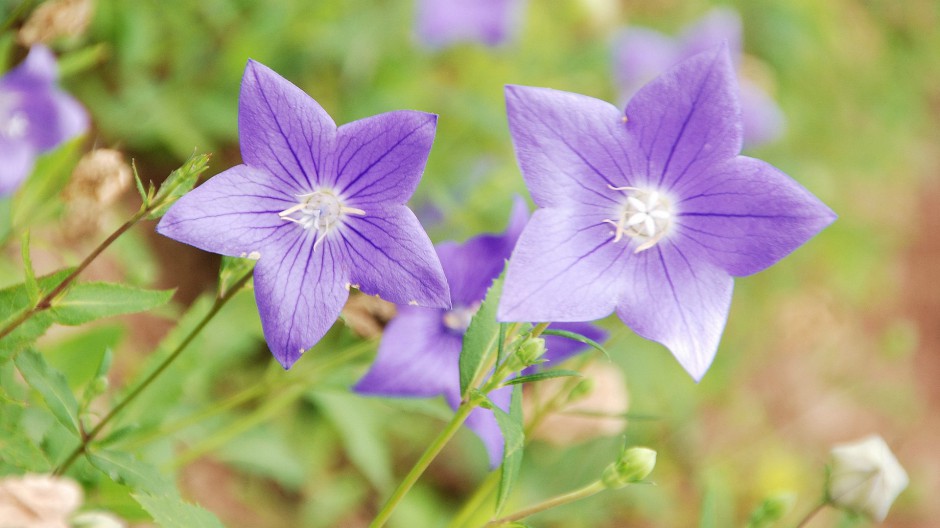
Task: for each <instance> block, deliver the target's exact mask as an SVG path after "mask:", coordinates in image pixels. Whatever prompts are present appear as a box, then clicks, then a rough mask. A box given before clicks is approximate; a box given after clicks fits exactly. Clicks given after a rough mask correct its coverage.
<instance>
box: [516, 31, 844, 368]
mask: <svg viewBox="0 0 940 528" xmlns="http://www.w3.org/2000/svg"><path fill="white" fill-rule="evenodd" d="M735 84H736V82H735V76H734V68H733V65H732V63H731V59H730V56H729V54H728V51H727V47H724V46H723V47H721V48H719V49H717V50H713V51H709V52H705V53H701V54H699V55H696V56H694V57H692V58H690V59H686V60H685V61H683V62H681V63H680V64H678V65H677V66H675V67H673V68H672V69H670V70H669V71H667V72H666V73H664V74H663V75H662V76H660V77H658V78H657V79H655V80H654V81H652V82H651V83H650V84H648V85H647V86H645V87H644V88H643V89H641V90H640V91H639V92H638V93H637V94H636V95H635V96H634V97H633V99H632V100H631V101H630V103H629V104H628V105H627V108H626V112H625V113H621V112H620V111H618V110H617V108H615V107H614V106H612V105H610V104H608V103H606V102H603V101H599V100H597V99H594V98H591V97H587V96H583V95H577V94H572V93H567V92H560V91H556V90H550V89H546V88H528V87H521V86H508V87H507V88H506V106H507V113H508V116H509V128H510V131H511V133H512V137H513V142H514V144H515V149H516V157H517V159H518V161H519V166H520V167H521V169H522V174H523V176H524V177H525V180H526V185H527V186H528V188H529V191H530V192H531V193H532V197H533V199H534V200H535V203H536V204H537V205H538V206H539V207H540V209H538V210H537V211H536V212H535V213H534V214H533V215H532V219H531V220H530V221H529V223H528V224H527V225H526V227H525V230H524V231H523V232H522V235H521V236H520V238H519V242H518V244H517V245H516V248H515V251H514V252H513V254H512V257H511V259H510V262H509V269H508V271H507V275H506V281H505V285H504V289H503V296H502V299H501V302H500V305H499V310H498V319H499V320H500V321H590V320H594V319H598V318H601V317H605V316H607V315H608V314H610V313H611V312H612V311H616V312H617V315H618V316H620V318H621V319H622V320H623V322H624V323H626V324H627V325H628V326H629V327H630V328H632V329H633V330H634V331H635V332H636V333H637V334H639V335H640V336H642V337H645V338H647V339H651V340H654V341H658V342H660V343H662V344H663V345H665V346H666V347H668V348H669V350H670V351H672V353H673V355H674V356H675V357H676V358H677V359H678V360H679V363H680V364H681V365H682V366H683V367H684V368H685V370H686V371H688V373H689V374H690V375H691V376H692V377H693V378H695V379H696V380H699V379H701V377H702V376H703V375H704V374H705V372H706V370H708V367H709V366H710V365H711V362H712V360H713V358H714V356H715V351H716V350H717V348H718V342H719V339H720V337H721V333H722V330H723V329H724V326H725V322H726V320H727V316H728V309H729V306H730V303H731V290H732V285H733V280H732V277H733V276H742V275H750V274H752V273H756V272H758V271H761V270H763V269H764V268H766V267H768V266H770V265H771V264H773V263H775V262H777V261H778V260H780V259H781V258H783V257H784V256H786V255H787V254H789V253H790V252H791V251H793V250H794V249H796V248H797V247H798V246H800V245H801V244H803V243H804V242H806V241H807V240H809V239H810V238H811V237H813V236H814V235H815V234H816V233H818V232H819V231H820V230H822V229H823V228H824V227H825V226H827V225H829V224H830V223H831V222H832V221H833V220H834V219H835V214H834V213H833V212H832V211H831V210H830V209H829V208H828V207H826V206H825V205H824V204H823V203H822V202H820V201H819V200H818V199H817V198H816V197H814V196H813V195H812V194H810V193H809V192H808V191H807V190H806V189H804V188H803V187H802V186H800V185H799V184H798V183H796V182H795V181H794V180H792V179H791V178H790V177H789V176H787V175H786V174H784V173H782V172H781V171H779V170H778V169H776V168H775V167H773V166H771V165H769V164H767V163H765V162H763V161H760V160H757V159H753V158H749V157H745V156H740V155H739V152H740V150H741V115H740V109H739V103H738V90H737V87H736V86H735Z"/></svg>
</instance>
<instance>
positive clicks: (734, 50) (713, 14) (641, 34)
mask: <svg viewBox="0 0 940 528" xmlns="http://www.w3.org/2000/svg"><path fill="white" fill-rule="evenodd" d="M722 43H727V44H728V47H729V48H730V50H731V56H732V59H733V61H734V62H735V66H737V62H738V60H739V59H740V57H741V55H742V52H741V49H742V46H741V17H740V16H738V14H737V13H736V12H735V11H734V10H732V9H730V8H716V9H712V10H711V11H709V12H708V13H707V14H706V15H705V16H704V17H702V18H701V19H700V20H698V21H697V22H696V23H695V24H692V25H690V26H687V27H686V28H685V29H684V30H683V31H682V32H681V33H680V34H679V35H678V36H677V37H676V38H671V37H669V36H666V35H664V34H662V33H660V32H658V31H655V30H652V29H648V28H644V27H628V28H626V29H624V30H623V31H622V32H621V33H620V35H619V36H618V38H617V40H616V42H615V44H614V69H615V74H616V76H617V81H618V82H619V84H620V86H621V94H622V97H623V100H624V101H626V100H629V99H630V97H632V96H633V95H634V94H635V93H636V92H637V91H638V90H639V89H640V88H641V87H642V86H643V85H645V84H646V83H647V82H649V81H651V80H652V79H653V78H654V77H656V76H657V75H659V74H660V73H662V72H664V71H666V70H667V69H668V68H669V67H670V66H673V65H675V64H676V63H678V62H680V61H681V60H682V59H686V58H688V57H691V56H693V55H695V54H697V53H701V52H703V51H705V50H708V49H712V48H714V47H716V46H719V45H721V44H722ZM739 82H740V90H741V94H740V96H741V114H742V117H743V119H744V144H745V146H746V147H756V146H759V145H763V144H765V143H769V142H771V141H774V140H776V139H778V138H779V137H780V136H781V134H783V130H784V128H785V125H784V117H783V112H781V111H780V108H779V107H778V106H777V104H776V103H775V102H774V100H773V99H772V98H771V97H770V95H768V94H767V93H766V92H765V91H764V90H762V89H761V88H760V87H758V86H757V85H756V84H754V83H752V82H750V81H748V79H746V78H744V77H742V78H740V80H739Z"/></svg>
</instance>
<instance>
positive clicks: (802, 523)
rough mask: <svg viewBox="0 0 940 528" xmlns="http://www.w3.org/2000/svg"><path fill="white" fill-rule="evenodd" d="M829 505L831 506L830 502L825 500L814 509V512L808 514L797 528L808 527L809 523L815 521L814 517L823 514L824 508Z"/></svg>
mask: <svg viewBox="0 0 940 528" xmlns="http://www.w3.org/2000/svg"><path fill="white" fill-rule="evenodd" d="M828 504H829V501H825V500H824V501H821V502H820V503H819V504H817V505H816V507H814V508H813V509H812V510H810V511H809V512H807V513H806V515H805V516H804V517H803V519H802V520H801V521H800V522H799V524H797V525H796V528H803V527H804V526H807V525H808V524H809V522H810V521H811V520H813V517H815V516H816V514H818V513H819V512H821V511H822V510H823V508H825V507H826V506H827V505H828Z"/></svg>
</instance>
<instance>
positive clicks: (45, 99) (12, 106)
mask: <svg viewBox="0 0 940 528" xmlns="http://www.w3.org/2000/svg"><path fill="white" fill-rule="evenodd" d="M58 76H59V74H58V68H57V66H56V62H55V56H53V55H52V52H51V51H49V49H48V48H46V47H45V46H34V47H33V48H31V49H30V50H29V55H27V56H26V59H25V60H24V61H23V62H22V63H20V65H19V66H17V67H16V68H14V69H12V70H10V71H9V72H7V74H6V75H4V76H3V77H0V160H3V161H2V163H0V196H2V195H5V194H10V193H12V192H13V191H14V190H16V188H17V187H19V186H20V184H21V183H23V180H25V179H26V177H27V176H29V173H30V172H32V170H33V165H34V164H35V162H36V156H38V155H39V154H42V153H43V152H46V151H48V150H51V149H53V148H55V147H56V146H58V145H59V144H61V143H63V142H65V141H68V140H69V139H72V138H74V137H76V136H78V135H80V134H82V133H83V132H85V130H87V129H88V114H86V113H85V109H84V108H82V106H81V105H80V104H79V103H78V101H76V100H75V99H73V98H72V97H71V96H69V95H68V94H66V93H65V92H63V91H62V90H60V89H59V88H58V87H57V85H56V79H57V78H58Z"/></svg>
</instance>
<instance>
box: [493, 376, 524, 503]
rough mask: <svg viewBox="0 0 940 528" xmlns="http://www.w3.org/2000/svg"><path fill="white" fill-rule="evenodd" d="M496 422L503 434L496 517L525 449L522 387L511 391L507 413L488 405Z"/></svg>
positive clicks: (506, 496)
mask: <svg viewBox="0 0 940 528" xmlns="http://www.w3.org/2000/svg"><path fill="white" fill-rule="evenodd" d="M490 407H491V408H492V411H493V415H494V416H495V417H496V422H497V423H498V424H499V428H500V430H501V431H502V432H503V440H504V442H505V443H504V447H503V466H502V473H501V474H500V477H499V491H498V493H497V495H496V513H495V514H494V516H498V515H499V513H500V512H501V511H502V510H503V506H505V505H506V500H507V499H509V493H510V492H511V491H512V487H513V485H514V484H515V483H516V480H517V479H518V478H519V470H520V469H521V468H522V453H523V450H524V449H525V429H524V426H523V424H522V385H516V386H515V387H513V389H512V400H511V402H510V404H509V413H506V412H505V411H503V410H502V409H500V408H499V407H497V406H496V405H492V404H491V405H490Z"/></svg>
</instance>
